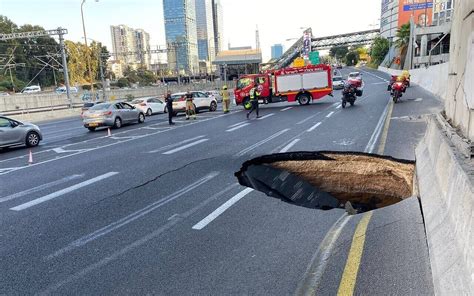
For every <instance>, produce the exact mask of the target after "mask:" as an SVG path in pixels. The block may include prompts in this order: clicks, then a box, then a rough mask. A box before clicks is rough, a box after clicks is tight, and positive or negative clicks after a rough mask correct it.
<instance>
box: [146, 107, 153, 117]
mask: <svg viewBox="0 0 474 296" xmlns="http://www.w3.org/2000/svg"><path fill="white" fill-rule="evenodd" d="M152 114H153V111H151V109H150V108H148V110H146V116H151V115H152Z"/></svg>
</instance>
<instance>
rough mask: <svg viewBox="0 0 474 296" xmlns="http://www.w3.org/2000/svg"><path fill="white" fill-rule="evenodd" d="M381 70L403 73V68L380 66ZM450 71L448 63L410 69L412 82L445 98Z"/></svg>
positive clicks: (395, 73) (393, 73) (392, 73)
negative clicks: (395, 68)
mask: <svg viewBox="0 0 474 296" xmlns="http://www.w3.org/2000/svg"><path fill="white" fill-rule="evenodd" d="M379 70H380V71H383V72H385V73H389V74H390V75H400V74H401V73H402V71H401V70H394V69H389V68H385V67H379ZM448 71H449V64H448V63H443V64H439V65H434V66H430V67H428V68H419V69H412V70H410V75H411V82H412V83H415V84H417V85H419V86H421V87H422V88H424V89H425V90H427V91H429V92H431V93H432V94H434V95H436V96H438V97H440V98H442V99H443V100H444V99H445V98H446V94H447V89H448V88H447V86H448Z"/></svg>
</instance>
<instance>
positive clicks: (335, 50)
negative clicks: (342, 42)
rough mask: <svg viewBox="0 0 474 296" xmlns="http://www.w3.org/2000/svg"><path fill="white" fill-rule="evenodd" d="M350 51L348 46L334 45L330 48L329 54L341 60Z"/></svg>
mask: <svg viewBox="0 0 474 296" xmlns="http://www.w3.org/2000/svg"><path fill="white" fill-rule="evenodd" d="M348 52H349V48H347V46H334V47H332V48H331V49H330V50H329V56H330V57H333V58H336V59H338V60H341V59H343V58H344V57H345V56H346V55H347V53H348Z"/></svg>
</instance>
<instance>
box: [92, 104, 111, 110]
mask: <svg viewBox="0 0 474 296" xmlns="http://www.w3.org/2000/svg"><path fill="white" fill-rule="evenodd" d="M109 107H110V104H106V103H105V104H98V105H95V106H93V107H92V108H90V109H89V110H106V109H109Z"/></svg>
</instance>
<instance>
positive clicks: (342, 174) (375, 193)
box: [236, 152, 415, 212]
mask: <svg viewBox="0 0 474 296" xmlns="http://www.w3.org/2000/svg"><path fill="white" fill-rule="evenodd" d="M414 171H415V163H414V162H412V161H406V160H399V159H394V158H391V157H386V156H379V155H372V154H366V153H357V152H356V153H354V152H291V153H282V154H273V155H266V156H263V157H259V158H256V159H253V160H250V161H247V162H246V163H244V165H243V167H242V170H241V171H240V172H238V173H236V176H237V177H238V178H239V182H240V184H242V185H245V186H249V187H252V188H255V189H257V190H259V191H262V192H264V193H266V194H267V195H270V196H274V197H277V198H281V199H282V200H284V201H287V202H291V203H294V204H297V205H301V206H305V207H312V208H320V209H330V208H335V207H339V208H343V207H344V206H346V209H347V202H350V205H349V207H352V206H354V208H355V209H356V212H361V211H366V210H371V209H375V208H381V207H385V206H389V205H392V204H395V203H397V202H400V201H402V200H403V199H405V198H408V197H410V196H412V195H413V175H414Z"/></svg>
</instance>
